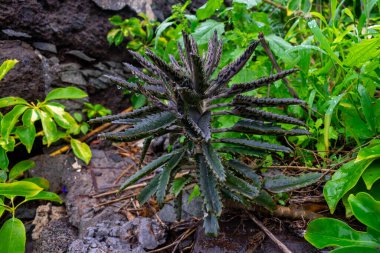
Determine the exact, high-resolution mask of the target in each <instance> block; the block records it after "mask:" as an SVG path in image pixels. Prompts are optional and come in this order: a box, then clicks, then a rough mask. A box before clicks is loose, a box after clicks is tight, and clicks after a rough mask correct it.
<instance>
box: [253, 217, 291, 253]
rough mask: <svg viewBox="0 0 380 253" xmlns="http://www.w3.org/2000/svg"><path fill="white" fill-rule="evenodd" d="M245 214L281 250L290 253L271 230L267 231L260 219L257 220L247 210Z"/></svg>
mask: <svg viewBox="0 0 380 253" xmlns="http://www.w3.org/2000/svg"><path fill="white" fill-rule="evenodd" d="M247 214H248V216H249V218H251V220H252V221H253V222H254V223H256V225H257V226H258V227H259V228H260V229H261V230H262V231H263V232H264V233H265V234H266V235H267V236H268V237H269V238H270V239H271V240H272V241H273V242H274V243H275V244H276V245H277V246H278V247H279V248H280V249H281V251H282V252H284V253H292V251H290V250H289V249H288V247H286V245H285V244H283V243H282V242H281V241H280V240H278V239H277V237H276V236H275V235H274V234H273V233H272V232H271V231H269V229H267V228H266V227H265V226H264V224H263V223H262V222H261V221H259V220H258V219H257V218H256V217H255V216H254V215H252V214H250V213H248V212H247Z"/></svg>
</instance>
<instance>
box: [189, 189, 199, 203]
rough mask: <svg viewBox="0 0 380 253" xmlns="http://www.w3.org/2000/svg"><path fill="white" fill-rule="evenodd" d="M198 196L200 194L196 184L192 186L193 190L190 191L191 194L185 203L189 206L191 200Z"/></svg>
mask: <svg viewBox="0 0 380 253" xmlns="http://www.w3.org/2000/svg"><path fill="white" fill-rule="evenodd" d="M199 196H201V192H200V190H199V186H198V185H197V184H196V185H194V188H193V190H192V191H191V193H190V195H189V198H188V200H187V203H188V204H190V203H191V201H193V199H195V198H197V197H199Z"/></svg>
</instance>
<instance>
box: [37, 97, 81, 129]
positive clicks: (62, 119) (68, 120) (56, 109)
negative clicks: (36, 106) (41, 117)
mask: <svg viewBox="0 0 380 253" xmlns="http://www.w3.org/2000/svg"><path fill="white" fill-rule="evenodd" d="M42 108H43V109H46V110H47V111H48V112H49V113H50V115H52V116H53V118H54V120H55V122H57V124H58V125H59V126H60V127H62V128H64V129H70V133H73V132H75V130H79V125H78V124H77V122H76V121H75V119H74V118H73V117H72V116H71V115H70V114H69V113H68V112H65V109H64V107H63V106H61V105H60V104H57V103H46V104H45V105H44V106H43V107H42ZM76 132H78V131H76Z"/></svg>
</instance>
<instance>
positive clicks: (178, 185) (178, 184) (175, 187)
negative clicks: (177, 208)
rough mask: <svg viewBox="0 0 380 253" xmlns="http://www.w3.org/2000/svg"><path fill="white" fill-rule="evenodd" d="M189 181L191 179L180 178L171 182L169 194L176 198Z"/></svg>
mask: <svg viewBox="0 0 380 253" xmlns="http://www.w3.org/2000/svg"><path fill="white" fill-rule="evenodd" d="M190 181H191V178H190V177H188V178H186V177H180V178H176V179H174V181H173V184H172V188H171V190H170V191H171V192H172V193H173V194H174V196H176V197H177V196H178V194H179V193H180V192H181V191H182V189H183V187H185V185H186V184H188V183H189V182H190Z"/></svg>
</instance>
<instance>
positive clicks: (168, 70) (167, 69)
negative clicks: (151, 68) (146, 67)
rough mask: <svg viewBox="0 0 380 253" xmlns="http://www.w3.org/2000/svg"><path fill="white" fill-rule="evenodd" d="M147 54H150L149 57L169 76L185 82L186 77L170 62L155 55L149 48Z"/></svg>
mask: <svg viewBox="0 0 380 253" xmlns="http://www.w3.org/2000/svg"><path fill="white" fill-rule="evenodd" d="M146 55H148V56H149V58H150V59H151V60H152V61H153V62H154V63H155V64H156V65H157V67H158V68H159V69H160V70H161V71H162V72H164V73H165V75H166V76H167V77H169V78H170V79H172V80H173V81H175V82H179V83H180V82H183V81H184V79H185V77H184V76H183V75H181V73H179V72H178V71H176V70H175V69H174V68H172V67H171V66H170V65H169V64H167V63H166V62H165V61H164V60H162V59H161V58H160V57H158V56H157V55H155V54H154V53H153V52H152V51H150V50H149V49H147V51H146Z"/></svg>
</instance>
